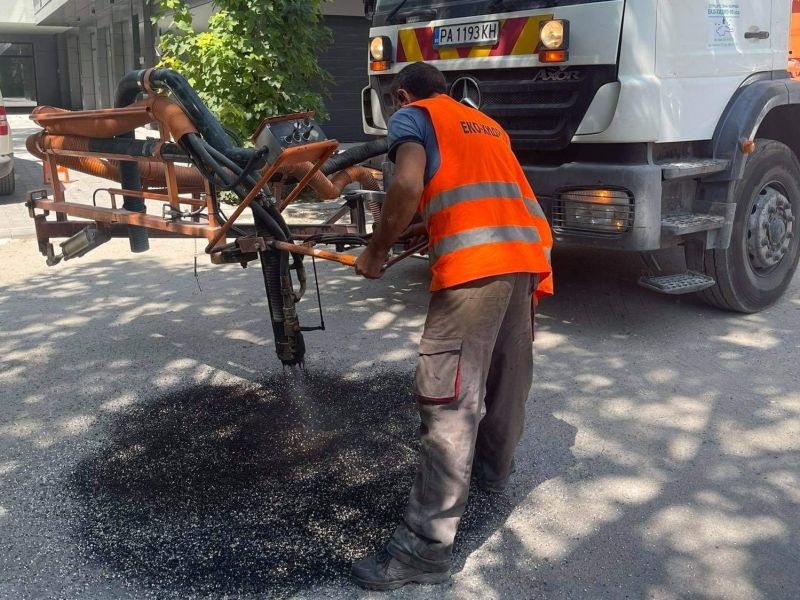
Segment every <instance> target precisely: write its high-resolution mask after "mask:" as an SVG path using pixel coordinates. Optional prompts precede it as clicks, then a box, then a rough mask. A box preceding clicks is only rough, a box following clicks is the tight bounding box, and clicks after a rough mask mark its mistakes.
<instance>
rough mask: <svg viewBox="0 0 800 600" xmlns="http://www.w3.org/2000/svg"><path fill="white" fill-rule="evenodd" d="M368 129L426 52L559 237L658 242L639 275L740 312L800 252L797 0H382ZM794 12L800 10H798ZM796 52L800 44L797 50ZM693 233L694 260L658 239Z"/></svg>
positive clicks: (648, 245)
mask: <svg viewBox="0 0 800 600" xmlns="http://www.w3.org/2000/svg"><path fill="white" fill-rule="evenodd" d="M365 7H366V8H367V9H368V10H371V11H372V12H373V16H372V18H373V27H372V29H371V30H370V50H369V76H370V84H369V86H368V87H367V88H366V89H365V90H364V93H363V121H364V130H365V131H366V132H367V133H371V134H375V135H381V134H385V133H386V123H387V120H388V117H389V115H390V112H391V110H392V109H391V107H392V102H391V98H390V96H389V87H390V85H391V80H392V76H393V75H394V74H395V73H397V72H398V71H399V70H400V69H402V68H403V67H404V66H405V65H406V64H408V63H411V62H415V61H419V60H425V61H428V62H431V64H434V65H435V66H437V67H438V68H439V69H440V70H441V71H443V72H444V74H445V76H446V78H447V80H448V82H449V84H450V93H451V95H453V96H454V97H456V98H458V99H463V100H464V101H465V102H468V103H471V104H473V105H475V106H477V107H478V108H480V110H482V111H484V112H485V113H487V114H488V115H489V116H491V117H492V118H494V119H495V120H497V121H498V122H499V123H500V124H501V125H502V126H503V127H504V128H505V129H506V130H507V131H508V132H509V134H510V136H511V138H512V145H513V147H514V150H515V152H516V154H517V156H518V158H519V159H520V162H521V163H522V165H523V167H524V168H525V171H526V173H527V175H528V177H529V178H530V180H531V182H532V184H533V187H534V190H535V192H536V194H537V197H538V198H539V201H540V203H541V204H542V206H543V208H544V209H545V211H546V213H547V214H548V217H549V219H550V221H551V224H552V227H553V232H554V235H555V238H556V242H557V244H560V245H581V246H590V247H603V248H611V249H620V250H629V251H637V252H641V253H643V256H644V257H645V258H646V261H647V263H648V265H649V266H650V268H651V275H650V276H647V277H643V278H642V279H641V280H640V283H642V284H643V285H645V286H646V287H649V288H652V289H655V290H657V291H661V292H665V293H688V292H699V293H700V294H701V295H702V296H703V298H704V299H705V300H707V301H708V302H710V303H712V304H714V305H717V306H720V307H722V308H727V309H731V310H737V311H742V312H753V311H757V310H761V309H762V308H764V307H766V306H768V305H769V304H771V303H773V302H774V301H776V300H777V299H778V298H779V297H780V296H781V294H782V293H783V291H784V290H785V289H786V287H787V286H788V284H789V282H790V281H791V278H792V276H793V274H794V271H795V269H796V266H797V262H798V257H799V256H800V236H798V235H796V234H797V231H798V230H797V225H796V224H795V217H796V216H797V215H798V214H800V162H798V155H800V81H797V80H794V79H792V78H791V76H790V74H789V72H788V71H787V65H788V64H789V59H790V37H789V36H790V22H791V20H792V19H793V18H795V19H797V18H800V1H798V0H736V1H733V0H730V1H729V0H635V1H634V0H505V1H503V0H477V1H476V0H462V1H442V0H439V1H423V0H377V2H375V3H373V2H371V1H370V0H367V2H365ZM795 24H796V23H795ZM795 51H796V52H797V53H798V54H800V48H796V49H795ZM672 246H681V247H683V248H684V250H685V253H686V259H687V265H688V269H687V271H686V272H681V273H663V272H661V271H660V268H659V267H658V265H657V264H656V262H655V260H653V259H652V252H653V251H655V250H659V249H662V248H668V247H672Z"/></svg>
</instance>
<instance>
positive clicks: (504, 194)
mask: <svg viewBox="0 0 800 600" xmlns="http://www.w3.org/2000/svg"><path fill="white" fill-rule="evenodd" d="M521 196H522V190H520V189H519V186H518V185H517V184H516V183H506V182H503V181H494V182H488V183H472V184H469V185H462V186H461V187H457V188H455V189H452V190H447V191H446V192H441V193H439V194H436V195H435V196H434V197H433V198H431V200H430V202H428V203H427V204H426V205H425V208H424V209H423V211H422V212H423V216H424V217H425V219H426V220H427V219H430V218H431V217H432V216H433V215H435V214H436V213H438V212H439V211H441V210H444V209H446V208H450V207H451V206H455V205H456V204H457V203H459V202H469V201H470V200H484V199H486V198H504V199H507V200H518V199H519V198H520V197H521ZM522 199H523V200H524V201H525V206H526V207H527V208H528V212H529V213H530V214H531V215H532V216H534V217H539V218H540V219H546V217H545V216H544V211H543V210H542V207H541V206H539V203H538V202H537V201H536V200H534V199H533V198H526V197H522Z"/></svg>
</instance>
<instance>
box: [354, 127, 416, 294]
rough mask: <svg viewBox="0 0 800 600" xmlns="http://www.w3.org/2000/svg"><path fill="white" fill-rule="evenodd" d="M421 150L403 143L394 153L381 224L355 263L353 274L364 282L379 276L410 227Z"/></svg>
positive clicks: (414, 145) (411, 143) (414, 207)
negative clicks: (363, 279)
mask: <svg viewBox="0 0 800 600" xmlns="http://www.w3.org/2000/svg"><path fill="white" fill-rule="evenodd" d="M425 161H426V158H425V149H424V148H423V147H422V146H421V145H420V144H417V143H413V142H407V143H405V144H401V145H400V147H399V148H398V149H397V155H396V158H395V171H394V176H393V177H392V183H391V185H389V190H388V191H387V192H386V199H385V200H384V202H383V210H382V211H381V220H380V223H378V226H377V227H376V228H375V232H374V233H373V235H372V239H371V240H370V242H369V245H368V246H367V247H366V249H365V250H364V252H362V253H361V256H359V257H358V260H357V261H356V265H355V267H356V273H358V274H359V275H363V276H364V277H367V278H368V279H377V278H378V277H380V276H381V274H382V269H383V263H384V262H386V256H387V254H389V249H390V248H391V247H392V245H393V244H394V243H395V242H396V241H397V239H398V238H399V237H400V234H402V233H403V231H404V230H405V229H406V227H408V225H409V223H411V219H413V218H414V213H415V212H416V211H417V206H418V205H419V199H420V196H422V190H423V188H424V187H425Z"/></svg>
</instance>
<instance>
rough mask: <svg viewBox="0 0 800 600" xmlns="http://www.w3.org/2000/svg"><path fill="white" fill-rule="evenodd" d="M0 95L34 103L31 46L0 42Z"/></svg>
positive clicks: (34, 89)
mask: <svg viewBox="0 0 800 600" xmlns="http://www.w3.org/2000/svg"><path fill="white" fill-rule="evenodd" d="M0 93H2V94H3V97H5V98H12V99H19V100H25V101H28V102H33V103H35V102H36V71H35V68H34V65H33V44H24V43H17V42H3V41H0Z"/></svg>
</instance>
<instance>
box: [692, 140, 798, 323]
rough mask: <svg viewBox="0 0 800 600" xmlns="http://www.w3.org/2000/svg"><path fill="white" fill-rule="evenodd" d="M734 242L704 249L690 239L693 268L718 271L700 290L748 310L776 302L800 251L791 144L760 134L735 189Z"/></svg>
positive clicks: (710, 299)
mask: <svg viewBox="0 0 800 600" xmlns="http://www.w3.org/2000/svg"><path fill="white" fill-rule="evenodd" d="M734 194H735V200H736V215H735V218H734V222H733V232H732V237H731V243H730V246H729V247H728V248H726V249H715V250H704V249H702V247H698V246H693V245H692V244H687V246H686V260H687V264H688V266H689V268H690V269H694V270H696V271H700V272H702V273H705V274H706V275H709V276H711V277H713V278H714V279H715V280H716V285H714V286H713V287H711V288H709V289H707V290H704V291H703V292H700V293H699V294H700V296H701V298H702V299H703V300H704V301H706V302H707V303H708V304H711V305H713V306H717V307H719V308H723V309H726V310H732V311H738V312H743V313H754V312H758V311H760V310H762V309H764V308H766V307H768V306H769V305H771V304H773V303H774V302H775V301H776V300H778V298H780V297H781V295H782V294H783V293H784V292H785V291H786V288H787V287H788V286H789V283H790V282H791V281H792V277H793V276H794V272H795V269H796V268H797V259H798V257H799V256H800V235H798V234H799V233H800V232H798V222H796V221H795V219H796V217H797V216H800V162H798V160H797V157H796V156H795V155H794V153H793V152H792V151H791V150H790V149H789V147H788V146H786V145H785V144H782V143H781V142H777V141H775V140H767V139H759V140H756V150H755V152H753V154H752V155H751V156H750V158H749V159H748V160H747V164H746V166H745V171H744V176H743V177H742V179H741V181H739V182H738V183H737V184H736V189H735V191H734Z"/></svg>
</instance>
